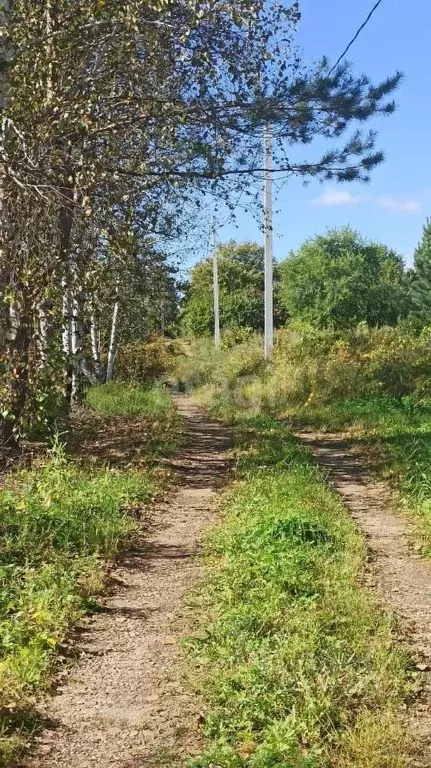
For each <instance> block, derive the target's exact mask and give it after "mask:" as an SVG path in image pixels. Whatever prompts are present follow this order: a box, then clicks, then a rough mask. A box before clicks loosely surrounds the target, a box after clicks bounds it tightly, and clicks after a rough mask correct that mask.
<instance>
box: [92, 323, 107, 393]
mask: <svg viewBox="0 0 431 768" xmlns="http://www.w3.org/2000/svg"><path fill="white" fill-rule="evenodd" d="M90 339H91V353H92V356H93V363H94V370H95V373H96V378H97V379H98V380H99V381H103V379H104V373H103V368H102V363H101V361H100V334H99V329H98V324H97V319H96V314H95V312H94V310H92V312H91V315H90Z"/></svg>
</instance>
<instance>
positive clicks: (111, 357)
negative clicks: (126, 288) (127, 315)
mask: <svg viewBox="0 0 431 768" xmlns="http://www.w3.org/2000/svg"><path fill="white" fill-rule="evenodd" d="M119 314H120V302H119V297H118V295H117V298H116V301H115V304H114V311H113V313H112V324H111V339H110V342H109V351H108V365H107V367H106V381H112V377H113V375H114V364H115V356H116V354H117V343H118V329H119Z"/></svg>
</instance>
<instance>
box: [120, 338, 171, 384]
mask: <svg viewBox="0 0 431 768" xmlns="http://www.w3.org/2000/svg"><path fill="white" fill-rule="evenodd" d="M175 353H176V345H175V342H173V341H167V340H166V339H162V338H157V339H154V340H153V341H150V342H148V343H145V342H143V341H132V342H130V343H129V344H124V345H123V346H121V347H120V348H119V350H118V354H117V360H116V378H117V379H119V380H120V381H127V382H135V383H137V384H145V385H148V384H151V383H153V382H154V381H157V380H158V379H161V378H163V377H164V376H166V375H168V374H169V373H170V372H171V371H172V368H173V364H174V363H173V361H174V355H175Z"/></svg>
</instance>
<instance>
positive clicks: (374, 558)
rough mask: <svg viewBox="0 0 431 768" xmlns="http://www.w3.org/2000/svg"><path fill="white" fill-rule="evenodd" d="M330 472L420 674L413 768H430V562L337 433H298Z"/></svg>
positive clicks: (409, 719)
mask: <svg viewBox="0 0 431 768" xmlns="http://www.w3.org/2000/svg"><path fill="white" fill-rule="evenodd" d="M298 436H299V437H300V438H301V439H302V440H303V441H304V442H306V443H307V444H308V445H309V446H310V447H311V448H312V449H313V451H314V453H315V455H316V456H317V458H318V460H319V462H320V464H321V465H322V466H323V467H324V469H326V470H328V472H329V475H330V478H331V479H332V482H333V485H334V487H335V488H336V490H337V491H338V492H339V494H340V496H341V498H342V500H343V502H344V504H345V505H346V507H347V508H348V509H349V510H350V512H351V514H352V517H353V518H354V520H355V521H356V523H357V525H358V527H359V529H360V530H361V531H362V532H363V534H365V537H366V539H367V543H368V548H369V552H370V568H371V571H372V574H373V580H374V581H375V584H376V587H377V589H378V590H379V592H380V594H381V596H382V602H383V604H384V605H385V606H388V607H389V608H390V609H391V610H392V611H393V613H394V615H395V616H396V617H397V618H398V621H399V625H400V628H401V632H402V634H403V636H404V638H405V639H406V641H407V642H408V643H409V645H410V647H411V653H412V657H413V659H414V661H415V663H416V667H417V671H418V672H419V673H420V676H421V680H420V690H419V693H418V695H417V696H416V697H415V699H414V701H412V702H411V703H410V705H409V706H408V707H407V710H406V713H405V715H404V718H405V729H406V732H407V733H408V734H412V736H413V740H414V744H413V749H412V755H411V758H410V762H409V766H411V767H412V768H413V766H414V767H415V768H430V766H431V564H430V563H429V562H426V561H425V560H422V559H421V557H420V555H419V554H417V553H415V552H414V550H413V548H412V546H411V535H410V534H411V531H410V530H409V523H408V522H407V521H406V520H404V519H403V518H402V517H401V516H400V515H398V514H396V513H393V512H391V494H390V490H389V488H388V487H387V486H386V485H385V484H384V483H380V482H375V481H374V480H372V479H371V478H370V477H369V476H368V474H367V472H366V470H365V468H364V464H363V461H361V458H360V457H359V456H358V455H355V454H353V452H352V449H351V448H350V447H349V445H348V443H346V442H344V441H343V440H341V439H340V438H339V437H338V436H336V435H329V436H328V435H327V434H325V435H320V434H313V433H308V432H303V433H300V434H299V435H298Z"/></svg>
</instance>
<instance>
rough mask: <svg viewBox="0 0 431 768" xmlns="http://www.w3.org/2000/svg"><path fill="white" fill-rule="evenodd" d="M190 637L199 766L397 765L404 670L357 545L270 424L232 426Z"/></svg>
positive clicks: (329, 499)
mask: <svg viewBox="0 0 431 768" xmlns="http://www.w3.org/2000/svg"><path fill="white" fill-rule="evenodd" d="M240 443H241V451H240V453H239V458H238V470H237V476H238V479H239V482H237V483H235V484H234V485H233V487H232V488H231V490H230V492H229V493H228V494H227V499H226V500H225V503H223V505H222V506H223V510H224V514H223V520H222V524H221V525H220V526H219V527H218V528H216V529H215V530H214V531H213V533H212V535H211V537H210V539H209V542H208V561H207V579H206V582H205V583H204V585H203V586H202V588H201V590H200V591H199V593H198V594H197V595H196V599H195V602H194V607H195V609H197V610H198V611H199V613H200V627H199V631H198V632H197V633H196V635H195V637H194V638H192V639H191V640H190V643H189V653H190V658H191V663H192V664H194V665H196V669H197V670H199V676H200V682H201V689H202V692H203V695H204V697H205V699H206V701H207V703H208V707H209V710H208V713H207V716H206V720H205V734H206V737H207V750H206V751H205V753H204V754H203V755H202V756H201V757H199V758H198V759H196V760H194V761H192V765H193V766H194V767H195V768H209V766H214V765H217V766H223V768H243V767H244V768H245V767H246V766H247V768H286V767H287V766H289V768H328V767H329V766H343V768H347V767H349V768H364V766H369V767H370V768H401V766H403V765H405V760H404V757H403V748H402V738H401V735H400V733H401V729H400V725H399V723H398V721H397V710H398V707H399V705H400V701H401V697H402V692H403V689H404V686H405V684H406V676H405V671H404V664H405V660H404V658H403V656H402V654H401V653H400V652H399V651H397V650H396V649H395V647H394V641H393V638H392V627H391V622H390V621H389V619H388V618H386V617H385V616H383V615H382V614H381V613H380V611H379V609H378V607H377V606H376V604H375V602H374V598H373V596H372V595H371V593H369V592H368V591H367V590H365V589H364V588H361V587H360V586H359V585H360V582H361V579H362V572H363V568H364V558H365V545H364V542H363V540H362V538H361V537H360V536H359V535H358V533H357V532H356V530H355V527H354V525H353V523H352V521H351V520H350V518H349V515H348V513H347V511H346V510H345V508H344V507H343V505H342V503H341V501H340V500H339V499H338V497H337V496H336V494H335V493H334V492H333V491H332V490H330V489H329V487H328V486H327V484H326V482H325V480H324V477H323V475H322V473H321V472H320V471H319V470H318V469H317V468H316V466H315V464H314V462H313V460H312V459H311V457H310V455H309V454H308V453H307V452H306V451H305V450H304V449H303V448H301V447H299V445H298V444H297V442H296V441H295V440H294V439H293V438H292V436H291V435H290V434H289V432H288V430H287V429H286V428H285V427H284V426H282V425H281V424H280V423H279V422H277V421H276V420H274V419H270V418H268V419H265V418H263V417H261V418H259V419H255V420H248V422H247V426H245V427H244V426H243V427H242V428H241V429H240Z"/></svg>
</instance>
